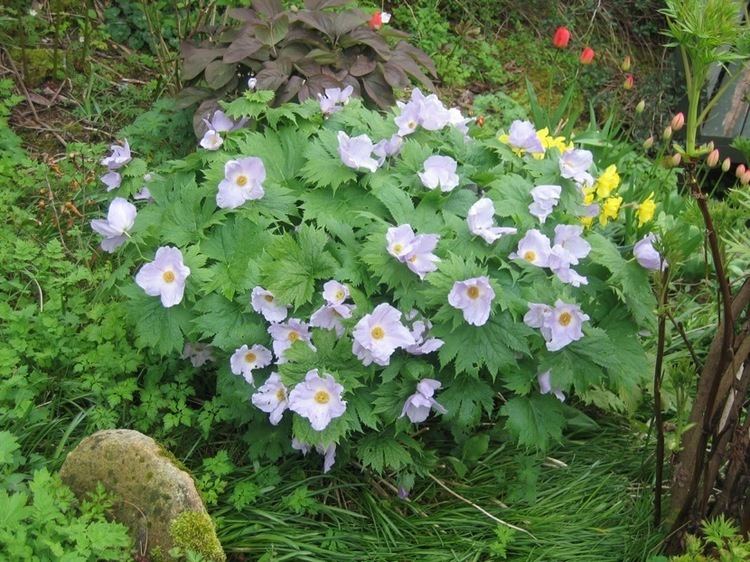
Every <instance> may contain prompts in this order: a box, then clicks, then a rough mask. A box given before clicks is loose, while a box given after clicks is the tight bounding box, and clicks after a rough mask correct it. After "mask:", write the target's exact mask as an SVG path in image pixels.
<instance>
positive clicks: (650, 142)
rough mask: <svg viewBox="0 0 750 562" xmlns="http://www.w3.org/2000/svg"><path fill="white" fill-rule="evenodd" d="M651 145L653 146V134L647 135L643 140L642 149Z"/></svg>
mask: <svg viewBox="0 0 750 562" xmlns="http://www.w3.org/2000/svg"><path fill="white" fill-rule="evenodd" d="M652 146H654V137H653V135H652V136H650V137H648V138H647V139H646V140H645V141H643V148H644V149H646V150H648V149H649V148H651V147H652Z"/></svg>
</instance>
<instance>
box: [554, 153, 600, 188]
mask: <svg viewBox="0 0 750 562" xmlns="http://www.w3.org/2000/svg"><path fill="white" fill-rule="evenodd" d="M593 163H594V155H593V154H591V152H589V151H588V150H583V149H580V148H575V149H572V150H567V151H565V152H564V153H563V154H562V156H560V174H561V175H562V177H564V178H566V179H572V180H573V181H575V182H576V183H579V184H588V185H591V184H593V183H594V179H593V178H592V177H591V174H589V172H588V170H589V168H591V165H592V164H593Z"/></svg>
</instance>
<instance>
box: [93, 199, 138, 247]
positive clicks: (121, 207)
mask: <svg viewBox="0 0 750 562" xmlns="http://www.w3.org/2000/svg"><path fill="white" fill-rule="evenodd" d="M136 214H137V211H136V209H135V205H133V204H132V203H130V202H128V201H126V200H125V199H123V198H122V197H115V198H114V199H113V200H112V202H111V203H110V204H109V209H108V210H107V220H103V219H95V220H92V221H91V228H92V229H93V230H94V231H95V232H97V233H98V234H101V235H102V236H104V240H102V243H101V247H102V250H104V251H105V252H109V253H112V252H114V251H115V250H116V249H117V248H119V247H120V246H122V245H123V244H124V243H125V240H127V238H128V232H129V231H130V229H131V228H133V224H135V217H136Z"/></svg>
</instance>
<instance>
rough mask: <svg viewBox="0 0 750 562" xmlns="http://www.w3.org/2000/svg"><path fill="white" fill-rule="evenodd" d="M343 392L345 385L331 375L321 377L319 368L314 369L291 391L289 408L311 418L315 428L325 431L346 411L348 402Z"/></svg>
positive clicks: (311, 423)
mask: <svg viewBox="0 0 750 562" xmlns="http://www.w3.org/2000/svg"><path fill="white" fill-rule="evenodd" d="M343 392H344V387H343V386H341V385H340V384H338V383H337V382H336V381H335V380H334V378H333V377H332V376H331V375H325V378H321V377H320V376H319V375H318V370H317V369H313V370H312V371H308V372H307V375H305V380H304V381H302V382H301V383H299V384H297V385H296V386H295V387H294V388H293V389H292V391H291V392H290V393H289V409H290V410H291V411H292V412H295V413H297V414H299V415H300V416H302V417H303V418H307V419H308V420H310V425H311V426H312V428H313V429H314V430H316V431H323V430H324V429H325V428H326V427H328V424H329V423H331V420H333V419H335V418H338V417H339V416H341V415H343V414H344V412H345V411H346V402H345V401H343V400H342V399H341V395H342V394H343Z"/></svg>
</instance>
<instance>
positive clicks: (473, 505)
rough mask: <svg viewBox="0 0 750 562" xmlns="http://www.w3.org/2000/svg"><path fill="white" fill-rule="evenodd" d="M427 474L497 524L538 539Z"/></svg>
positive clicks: (447, 490) (451, 493)
mask: <svg viewBox="0 0 750 562" xmlns="http://www.w3.org/2000/svg"><path fill="white" fill-rule="evenodd" d="M427 476H429V477H430V478H431V479H432V480H433V481H434V482H435V483H436V484H437V485H438V486H440V487H441V488H443V489H444V490H445V491H446V492H448V493H449V494H450V495H452V496H453V497H455V498H458V499H459V500H461V501H462V502H464V503H467V504H469V505H470V506H471V507H473V508H474V509H476V510H477V511H479V512H480V513H482V514H484V515H486V516H487V517H489V518H490V519H492V520H493V521H494V522H495V523H498V524H500V525H505V526H506V527H508V528H510V529H513V530H515V531H520V532H522V533H525V534H527V535H529V536H530V537H531V538H532V539H534V540H535V541H538V540H539V539H537V538H536V537H535V536H534V535H532V534H531V533H530V532H529V531H527V530H526V529H523V528H521V527H516V526H515V525H512V524H510V523H507V522H506V521H503V520H502V519H500V518H499V517H495V516H494V515H492V514H491V513H490V512H489V511H487V510H486V509H484V508H482V507H479V506H478V505H477V504H475V503H474V502H473V501H471V500H468V499H466V498H465V497H463V496H462V495H461V494H459V493H458V492H454V491H453V490H451V489H450V488H449V487H448V486H446V485H445V483H443V482H442V481H441V480H440V479H439V478H436V477H435V476H433V475H432V474H428V475H427Z"/></svg>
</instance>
